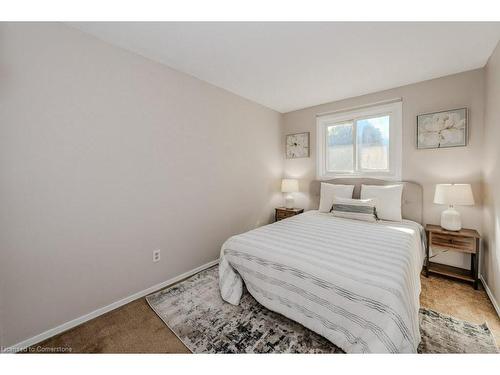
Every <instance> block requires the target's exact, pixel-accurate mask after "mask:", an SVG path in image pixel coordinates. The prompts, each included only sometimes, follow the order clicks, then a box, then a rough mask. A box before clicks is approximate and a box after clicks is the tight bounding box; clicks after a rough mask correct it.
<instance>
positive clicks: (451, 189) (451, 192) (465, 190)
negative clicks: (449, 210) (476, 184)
mask: <svg viewBox="0 0 500 375" xmlns="http://www.w3.org/2000/svg"><path fill="white" fill-rule="evenodd" d="M434 203H436V204H447V205H457V206H472V205H473V204H474V196H473V195H472V189H471V187H470V184H437V185H436V191H435V192H434Z"/></svg>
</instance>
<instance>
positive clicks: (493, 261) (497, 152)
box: [482, 44, 500, 303]
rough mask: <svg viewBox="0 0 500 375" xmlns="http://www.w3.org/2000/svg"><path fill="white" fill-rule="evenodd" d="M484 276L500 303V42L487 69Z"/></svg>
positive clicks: (484, 162) (484, 165)
mask: <svg viewBox="0 0 500 375" xmlns="http://www.w3.org/2000/svg"><path fill="white" fill-rule="evenodd" d="M485 86H486V98H485V127H484V139H485V141H484V160H483V163H482V165H483V168H484V170H483V171H484V233H485V243H484V244H485V246H484V253H483V277H484V278H485V280H486V283H487V284H488V286H489V287H490V290H491V292H492V293H493V295H494V296H495V300H496V301H497V303H500V196H499V192H500V164H499V163H500V44H499V45H497V47H496V49H495V51H494V52H493V55H492V56H491V57H490V59H489V61H488V64H487V65H486V68H485Z"/></svg>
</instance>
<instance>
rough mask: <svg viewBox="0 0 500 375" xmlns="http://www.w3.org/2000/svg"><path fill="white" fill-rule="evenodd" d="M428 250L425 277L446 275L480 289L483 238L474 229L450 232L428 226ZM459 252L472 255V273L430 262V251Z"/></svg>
mask: <svg viewBox="0 0 500 375" xmlns="http://www.w3.org/2000/svg"><path fill="white" fill-rule="evenodd" d="M425 231H426V233H427V249H426V252H425V276H429V273H434V274H438V275H444V276H448V277H452V278H455V279H460V280H464V281H468V282H471V283H472V284H473V285H474V289H477V287H478V282H479V279H478V277H479V276H478V266H479V252H480V250H481V246H480V241H481V236H479V233H478V232H477V231H476V230H474V229H461V230H459V231H456V232H454V231H449V230H446V229H443V228H441V227H440V226H439V225H432V224H427V225H426V226H425ZM431 246H432V248H434V249H436V250H447V251H459V252H461V253H468V254H470V255H471V261H470V263H471V264H470V271H469V270H464V269H462V268H457V267H452V266H447V265H444V264H439V263H432V262H430V261H429V249H430V247H431Z"/></svg>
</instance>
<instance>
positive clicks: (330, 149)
mask: <svg viewBox="0 0 500 375" xmlns="http://www.w3.org/2000/svg"><path fill="white" fill-rule="evenodd" d="M352 127H353V126H352V123H350V122H349V123H341V124H335V125H331V126H328V127H327V140H326V142H327V150H326V153H327V155H326V156H327V158H326V168H327V170H328V171H331V172H334V171H352V170H353V169H354V160H353V139H352Z"/></svg>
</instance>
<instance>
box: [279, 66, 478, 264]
mask: <svg viewBox="0 0 500 375" xmlns="http://www.w3.org/2000/svg"><path fill="white" fill-rule="evenodd" d="M483 78H484V77H483V70H482V69H480V70H474V71H470V72H465V73H460V74H456V75H452V76H447V77H443V78H438V79H434V80H430V81H425V82H420V83H416V84H412V85H408V86H402V87H398V88H394V89H391V90H386V91H381V92H377V93H373V94H370V95H364V96H359V97H355V98H350V99H346V100H341V101H337V102H332V103H327V104H322V105H318V106H314V107H310V108H306V109H302V110H299V111H294V112H289V113H286V114H285V115H284V127H283V132H284V135H285V134H290V133H298V132H303V131H309V132H311V157H310V158H306V159H290V160H285V175H286V176H288V177H295V178H299V179H300V180H301V186H300V191H301V192H302V193H301V194H298V197H297V205H298V206H299V207H308V208H312V209H316V208H317V207H316V206H315V203H314V202H313V201H312V200H311V199H310V197H309V194H308V190H309V184H310V181H311V180H314V179H315V178H316V117H315V116H316V114H318V113H322V112H327V111H333V110H340V109H345V108H350V107H354V106H359V105H365V104H370V103H375V102H379V101H383V100H389V99H394V98H402V99H403V165H402V179H403V180H408V181H416V182H418V183H420V184H422V186H423V188H424V207H423V209H424V223H436V224H439V222H440V214H441V211H442V210H443V209H444V208H445V207H444V206H440V205H435V204H433V203H432V201H433V198H434V185H435V184H436V183H440V182H463V183H471V184H472V186H473V192H474V198H475V200H476V205H475V206H474V207H458V210H459V211H460V212H461V213H462V220H463V225H464V227H468V228H475V229H478V230H481V222H482V207H481V204H482V186H481V185H482V184H481V163H482V150H483V112H484V110H483V94H484V92H483V91H484V82H483ZM460 107H468V108H469V110H470V112H469V114H470V117H469V120H470V122H469V135H470V137H469V144H468V146H467V147H458V148H448V149H439V150H417V148H416V116H417V115H418V114H422V113H428V112H435V111H439V110H446V109H453V108H460ZM283 138H284V137H283ZM282 147H284V140H283V141H282ZM434 260H435V261H437V262H442V263H448V264H452V265H456V266H459V267H469V268H470V257H469V256H468V255H465V256H464V255H462V254H458V253H450V254H442V255H441V254H440V255H439V256H437V257H436V258H435V259H434Z"/></svg>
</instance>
